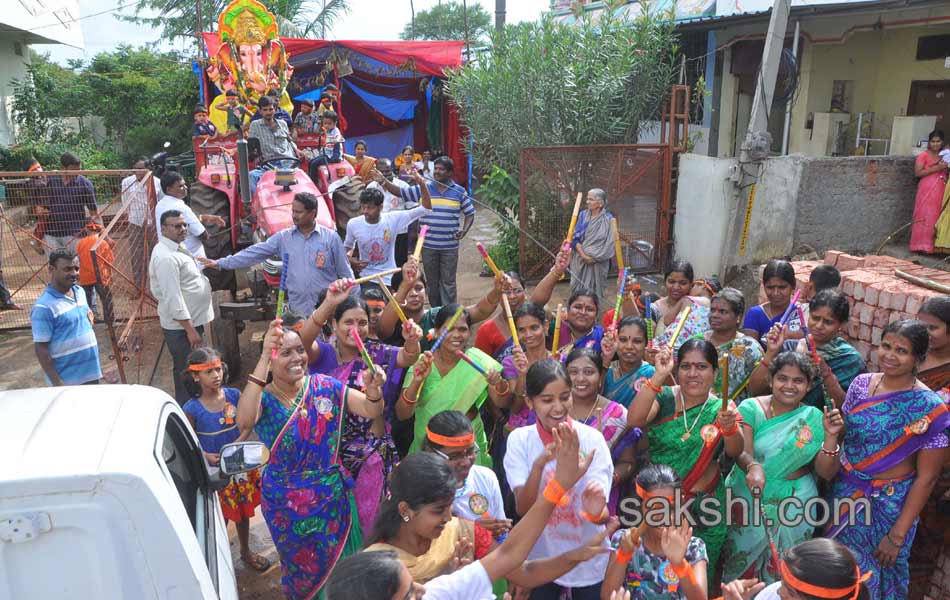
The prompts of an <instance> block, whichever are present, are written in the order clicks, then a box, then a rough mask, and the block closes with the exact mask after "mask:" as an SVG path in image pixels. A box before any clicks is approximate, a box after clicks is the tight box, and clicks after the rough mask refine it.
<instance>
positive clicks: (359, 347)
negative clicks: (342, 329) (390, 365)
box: [350, 327, 376, 373]
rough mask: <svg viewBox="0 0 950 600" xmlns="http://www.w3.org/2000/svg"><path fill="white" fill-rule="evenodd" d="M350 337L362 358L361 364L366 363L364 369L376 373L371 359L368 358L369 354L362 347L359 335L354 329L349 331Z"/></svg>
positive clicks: (364, 347)
mask: <svg viewBox="0 0 950 600" xmlns="http://www.w3.org/2000/svg"><path fill="white" fill-rule="evenodd" d="M350 336H352V337H353V341H354V342H356V348H357V350H359V351H360V356H362V357H363V362H364V363H366V367H367V368H368V369H369V370H370V371H371V372H373V373H375V372H376V365H374V364H373V359H372V358H370V357H369V352H367V351H366V346H364V345H363V339H362V338H360V334H359V332H358V331H356V327H354V328H353V329H350Z"/></svg>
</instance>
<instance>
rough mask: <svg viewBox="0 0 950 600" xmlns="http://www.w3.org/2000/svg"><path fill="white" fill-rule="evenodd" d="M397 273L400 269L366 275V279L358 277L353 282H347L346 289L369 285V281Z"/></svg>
mask: <svg viewBox="0 0 950 600" xmlns="http://www.w3.org/2000/svg"><path fill="white" fill-rule="evenodd" d="M399 271H402V269H388V270H386V271H382V272H380V273H373V274H372V275H367V276H366V277H360V278H359V279H354V280H353V281H351V282H349V283H348V284H347V286H346V287H347V288H351V287H353V286H357V285H362V284H364V283H369V282H370V281H372V280H374V279H379V278H380V277H385V276H387V275H395V274H396V273H398V272H399Z"/></svg>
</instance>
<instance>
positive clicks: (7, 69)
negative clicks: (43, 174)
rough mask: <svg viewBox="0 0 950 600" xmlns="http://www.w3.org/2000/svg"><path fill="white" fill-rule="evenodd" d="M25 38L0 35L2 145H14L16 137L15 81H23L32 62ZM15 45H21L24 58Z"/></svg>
mask: <svg viewBox="0 0 950 600" xmlns="http://www.w3.org/2000/svg"><path fill="white" fill-rule="evenodd" d="M22 40H23V37H22V36H21V35H19V34H17V33H0V144H4V145H9V144H12V143H13V141H14V139H15V137H16V136H15V135H14V128H13V119H12V115H11V109H12V108H13V85H12V84H11V81H12V80H14V79H19V80H21V81H22V80H23V79H25V78H26V76H27V71H26V66H27V64H28V63H29V62H30V48H29V46H27V45H26V44H24V43H22ZM14 44H19V48H20V51H21V53H22V56H18V55H17V54H16V52H15V49H14Z"/></svg>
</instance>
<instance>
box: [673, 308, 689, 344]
mask: <svg viewBox="0 0 950 600" xmlns="http://www.w3.org/2000/svg"><path fill="white" fill-rule="evenodd" d="M691 310H693V306H692V305H689V306H687V307H686V308H684V309H683V311H682V312H680V316H679V319H680V322H679V323H678V324H677V325H676V329H674V330H673V336H672V337H670V351H672V350H673V348H674V347H675V346H676V340H677V339H679V337H680V333H682V332H683V327H685V326H686V319H687V318H689V312H690V311H691Z"/></svg>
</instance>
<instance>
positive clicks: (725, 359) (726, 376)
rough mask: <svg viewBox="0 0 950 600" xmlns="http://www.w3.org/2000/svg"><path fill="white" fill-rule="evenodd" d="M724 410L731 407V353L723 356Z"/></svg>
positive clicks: (722, 391) (721, 389) (721, 387)
mask: <svg viewBox="0 0 950 600" xmlns="http://www.w3.org/2000/svg"><path fill="white" fill-rule="evenodd" d="M720 391H721V393H722V410H726V409H727V408H729V353H728V352H726V355H725V356H723V357H722V385H721V386H720Z"/></svg>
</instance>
